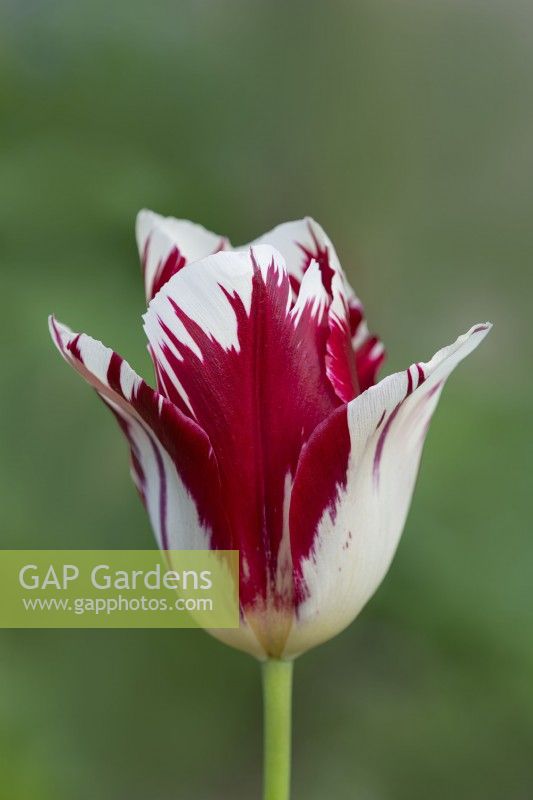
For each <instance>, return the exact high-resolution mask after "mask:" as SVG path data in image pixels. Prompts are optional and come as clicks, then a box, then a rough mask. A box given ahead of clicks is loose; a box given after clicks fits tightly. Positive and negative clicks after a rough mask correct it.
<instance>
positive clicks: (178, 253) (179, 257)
mask: <svg viewBox="0 0 533 800" xmlns="http://www.w3.org/2000/svg"><path fill="white" fill-rule="evenodd" d="M135 233H136V237H137V246H138V248H139V255H140V258H141V265H142V270H143V275H144V286H145V291H146V299H147V300H148V301H150V300H151V299H152V297H154V295H155V294H157V292H158V291H159V289H160V288H161V287H162V286H163V285H164V284H165V283H166V282H167V281H168V280H169V279H170V278H171V277H172V276H173V275H175V274H176V272H179V270H180V269H182V267H184V266H185V264H189V263H191V262H193V261H198V260H199V259H201V258H205V256H208V255H210V254H211V253H216V252H218V251H219V250H225V249H227V248H228V247H229V241H228V240H227V239H226V238H225V237H223V236H219V235H217V234H216V233H211V231H208V230H206V229H205V228H203V227H202V226H201V225H196V224H195V223H193V222H189V221H188V220H185V219H174V217H162V216H160V215H159V214H155V213H154V212H153V211H147V210H143V211H140V212H139V214H138V215H137V224H136V230H135Z"/></svg>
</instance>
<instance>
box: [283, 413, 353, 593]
mask: <svg viewBox="0 0 533 800" xmlns="http://www.w3.org/2000/svg"><path fill="white" fill-rule="evenodd" d="M326 429H327V430H328V435H327V436H324V435H323V433H324V431H325V430H326ZM310 451H311V452H313V453H314V455H315V456H316V461H313V460H312V459H309V458H308V457H307V456H308V453H309V452H310ZM349 458H350V432H349V429H348V418H347V406H345V405H343V406H340V407H339V408H337V410H336V411H334V412H333V413H332V414H331V415H330V416H329V417H328V419H326V420H325V421H324V422H323V423H322V424H321V425H319V426H318V427H317V428H316V429H315V431H314V432H313V434H312V436H311V437H310V439H309V441H308V442H307V444H306V445H304V447H303V448H302V452H301V454H300V458H299V460H298V467H297V471H296V476H295V479H294V485H295V486H305V485H310V486H313V492H312V494H303V493H300V492H298V491H296V492H294V491H293V494H292V497H291V504H290V509H289V530H290V537H291V553H292V563H293V573H294V586H295V601H296V604H297V605H299V604H300V603H302V602H303V601H304V600H305V598H306V596H307V589H306V587H305V585H304V582H303V576H302V572H301V567H302V564H303V561H304V559H306V558H308V557H309V555H310V553H311V551H312V548H313V543H314V537H315V532H316V530H317V527H318V525H319V523H320V521H321V519H322V518H323V516H324V515H325V514H328V513H329V514H330V516H331V517H332V520H334V518H335V514H336V505H337V500H338V497H339V493H340V492H342V491H343V490H344V489H345V488H346V481H347V473H348V463H349ZM315 463H319V464H320V469H321V474H320V475H316V474H315V473H314V472H313V471H312V470H313V465H314V464H315Z"/></svg>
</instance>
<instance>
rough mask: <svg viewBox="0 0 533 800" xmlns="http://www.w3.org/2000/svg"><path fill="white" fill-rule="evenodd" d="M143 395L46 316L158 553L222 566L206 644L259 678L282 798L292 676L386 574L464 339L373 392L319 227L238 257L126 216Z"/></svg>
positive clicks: (369, 358) (482, 332) (356, 326)
mask: <svg viewBox="0 0 533 800" xmlns="http://www.w3.org/2000/svg"><path fill="white" fill-rule="evenodd" d="M137 241H138V246H139V251H140V255H141V262H142V269H143V276H144V286H145V291H146V297H147V301H148V303H149V305H148V310H147V312H146V314H145V315H144V329H145V332H146V335H147V339H148V348H149V352H150V355H151V358H152V361H153V364H154V369H155V375H156V383H157V388H156V389H152V388H151V387H150V386H149V385H148V384H147V383H145V381H144V380H143V379H142V378H140V377H139V376H138V375H137V374H136V373H135V372H134V371H133V369H132V368H131V367H130V366H129V364H128V363H127V362H126V361H124V360H123V359H122V358H121V357H120V356H119V355H118V354H117V353H115V352H113V351H112V350H110V349H108V348H107V347H105V346H104V345H103V344H101V343H100V342H98V341H96V340H94V339H92V338H90V337H89V336H87V335H86V334H79V333H73V332H72V331H70V330H69V329H68V328H66V327H65V326H64V325H62V324H60V323H59V322H57V321H56V320H55V319H54V318H51V320H50V329H51V333H52V337H53V339H54V342H55V344H56V345H57V347H58V349H59V350H60V352H61V354H62V355H63V357H64V358H65V359H66V360H67V361H68V362H69V363H70V364H71V366H73V367H74V369H75V370H76V371H77V372H79V373H80V374H81V375H82V376H83V377H84V378H85V380H86V381H87V382H88V383H90V384H91V385H92V386H93V387H94V388H95V389H96V391H97V392H98V394H99V395H100V397H101V398H102V399H103V401H104V402H105V403H106V405H107V406H108V407H109V408H110V409H111V411H112V412H113V413H114V415H115V417H116V418H117V421H118V423H119V425H120V427H121V429H122V432H123V433H124V435H125V436H126V438H127V440H128V442H129V447H130V451H131V469H132V475H133V479H134V481H135V484H136V486H137V489H138V490H139V493H140V495H141V498H142V500H143V502H144V504H145V506H146V509H147V511H148V515H149V517H150V521H151V524H152V526H153V529H154V532H155V536H156V539H157V543H158V546H159V547H160V548H162V549H236V550H239V553H240V587H239V590H240V608H241V624H240V628H239V629H237V630H224V631H213V633H214V635H215V636H217V637H218V638H220V639H222V640H223V641H225V642H227V643H228V644H230V645H233V646H234V647H237V648H240V649H242V650H245V651H247V652H248V653H251V654H252V655H254V656H256V657H257V658H258V659H260V660H262V661H264V662H265V667H264V693H265V707H266V717H265V736H266V755H265V769H266V783H265V797H266V798H269V800H283V798H286V797H288V751H289V723H290V716H289V713H288V710H287V709H288V707H289V705H290V680H291V677H290V673H291V664H292V660H293V659H294V658H295V657H296V656H298V655H299V654H301V653H303V652H305V651H306V650H309V649H310V648H311V647H314V646H315V645H318V644H320V643H321V642H324V641H326V640H327V639H329V638H330V637H332V636H334V635H335V634H337V633H339V632H340V631H341V630H343V629H344V628H345V627H346V626H347V625H348V624H349V623H350V622H351V621H352V620H353V619H354V618H355V617H356V616H357V615H358V614H359V612H360V611H361V609H362V608H363V607H364V605H365V604H366V602H367V601H368V600H369V598H370V597H371V596H372V595H373V594H374V592H375V591H376V589H377V587H378V586H379V584H380V583H381V581H382V579H383V577H384V575H385V573H386V572H387V570H388V568H389V565H390V563H391V560H392V558H393V555H394V553H395V550H396V547H397V545H398V541H399V538H400V535H401V533H402V529H403V526H404V522H405V519H406V516H407V512H408V509H409V505H410V501H411V496H412V493H413V488H414V484H415V479H416V474H417V471H418V466H419V461H420V456H421V453H422V448H423V444H424V439H425V436H426V433H427V429H428V425H429V422H430V420H431V417H432V415H433V412H434V410H435V408H436V405H437V403H438V400H439V397H440V394H441V392H442V388H443V386H444V383H445V382H446V380H447V378H448V376H449V375H450V373H451V372H452V370H453V369H454V368H455V367H456V366H457V364H458V363H459V362H460V361H462V360H463V359H464V358H465V357H466V356H467V355H468V354H469V353H470V352H472V350H474V348H475V347H477V345H478V344H479V343H480V342H481V340H482V339H483V338H484V337H485V336H486V334H487V332H488V330H489V328H490V325H489V324H488V323H484V324H478V325H474V326H473V327H471V328H470V330H469V331H468V332H467V333H466V334H464V335H463V336H460V337H459V338H458V339H457V340H456V342H455V343H454V344H451V345H449V346H448V347H444V348H443V349H442V350H439V351H438V352H437V353H436V355H434V356H433V358H432V359H431V360H430V361H428V362H422V361H419V362H415V363H414V364H412V365H411V366H410V367H409V368H408V369H405V370H403V371H401V372H397V373H395V374H393V375H390V376H389V377H387V378H385V379H384V380H381V381H377V373H378V371H379V369H380V367H381V365H382V362H383V360H384V350H383V346H382V345H381V343H380V341H379V340H378V338H377V337H376V336H373V335H370V333H369V331H368V328H367V324H366V321H365V317H364V312H363V307H362V305H361V302H360V301H359V299H358V298H357V296H356V295H355V294H354V292H353V290H352V289H351V287H350V286H349V284H348V282H347V280H346V277H345V275H344V273H343V271H342V269H341V266H340V262H339V259H338V257H337V254H336V252H335V250H334V248H333V245H332V244H331V241H330V240H329V238H328V237H327V235H326V234H325V232H324V231H323V230H322V228H321V227H320V226H319V225H318V224H317V223H316V222H314V221H313V220H311V219H305V220H302V221H298V222H289V223H286V224H283V225H280V226H279V227H277V228H275V229H274V230H273V231H271V232H270V233H267V234H265V235H264V236H262V237H261V238H260V239H258V240H257V241H255V242H253V243H252V244H250V245H246V246H244V247H241V248H237V249H232V248H231V246H230V243H229V241H228V240H227V239H226V238H224V237H221V236H217V235H215V234H213V233H210V232H208V231H206V230H205V229H204V228H202V227H200V226H197V225H193V224H192V223H190V222H186V221H183V220H176V219H171V218H163V217H160V216H159V215H157V214H153V213H152V212H147V211H143V212H141V213H140V215H139V217H138V222H137Z"/></svg>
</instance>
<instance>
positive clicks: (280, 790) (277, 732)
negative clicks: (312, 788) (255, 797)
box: [263, 659, 292, 800]
mask: <svg viewBox="0 0 533 800" xmlns="http://www.w3.org/2000/svg"><path fill="white" fill-rule="evenodd" d="M263 705H264V728H263V729H264V762H263V763H264V773H263V781H264V783H263V800H289V795H290V781H291V714H292V661H280V660H279V659H270V660H269V661H265V662H264V664H263Z"/></svg>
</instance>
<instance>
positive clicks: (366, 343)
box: [255, 217, 385, 403]
mask: <svg viewBox="0 0 533 800" xmlns="http://www.w3.org/2000/svg"><path fill="white" fill-rule="evenodd" d="M258 243H263V244H269V245H271V246H272V247H275V248H276V249H277V250H279V251H280V253H281V254H282V255H283V257H284V258H285V261H286V264H287V271H288V273H289V278H290V282H291V287H292V289H293V292H294V294H295V295H297V294H298V291H299V288H300V284H301V282H302V278H303V276H304V275H305V273H306V270H307V269H308V268H309V265H310V264H311V262H312V261H314V262H316V263H317V264H318V265H319V268H320V273H321V276H322V282H323V285H324V288H325V290H326V291H327V293H328V295H329V296H330V298H331V305H330V311H329V318H328V320H327V325H328V328H329V336H328V341H327V357H326V368H327V374H328V377H329V379H330V381H331V383H332V386H333V388H334V389H335V392H336V394H337V396H338V397H339V399H340V400H342V401H343V402H344V403H347V402H349V401H350V400H352V399H353V398H354V397H357V395H358V394H360V392H362V391H364V390H365V389H368V387H369V386H372V385H373V384H374V383H375V381H376V376H377V373H378V370H379V368H380V367H381V365H382V363H383V361H384V359H385V351H384V348H383V345H382V344H381V342H379V340H378V339H377V337H375V336H370V334H369V332H368V327H367V325H366V321H365V318H364V311H363V306H362V304H361V301H360V300H359V299H358V298H357V296H356V295H355V293H354V291H353V289H352V288H351V286H350V285H349V284H348V282H347V280H346V276H345V274H344V272H343V270H342V267H341V264H340V261H339V258H338V256H337V253H336V251H335V248H334V247H333V244H332V242H331V240H330V238H329V237H328V235H327V234H326V232H325V231H324V230H323V228H322V227H321V226H320V225H319V224H318V222H316V221H315V220H314V219H312V218H311V217H306V218H305V219H302V220H296V221H294V222H286V223H284V224H282V225H278V226H277V227H276V228H274V229H273V230H272V231H269V233H265V234H264V235H263V236H261V237H260V238H259V239H257V240H256V242H255V244H258Z"/></svg>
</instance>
